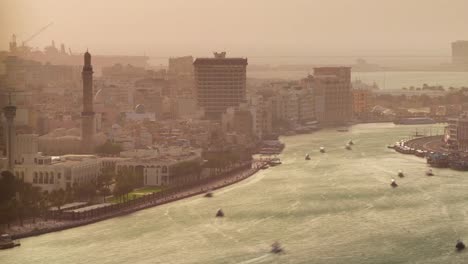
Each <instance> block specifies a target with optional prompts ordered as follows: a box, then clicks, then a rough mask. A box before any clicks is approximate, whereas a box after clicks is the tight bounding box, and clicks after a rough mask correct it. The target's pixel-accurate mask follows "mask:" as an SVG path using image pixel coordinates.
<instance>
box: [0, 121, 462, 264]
mask: <svg viewBox="0 0 468 264" xmlns="http://www.w3.org/2000/svg"><path fill="white" fill-rule="evenodd" d="M416 128H418V131H419V132H421V131H423V130H424V129H426V131H428V130H429V128H431V131H432V132H433V133H435V131H439V133H440V131H441V129H442V126H440V125H433V126H427V125H423V126H396V125H394V124H389V123H383V124H363V125H356V126H353V127H351V128H350V129H349V131H348V132H337V131H336V130H332V129H329V130H321V131H318V132H316V133H313V134H308V135H297V136H289V137H283V138H282V139H281V140H282V141H283V142H284V143H285V144H286V148H285V150H284V152H283V153H282V154H281V155H280V157H281V159H282V161H283V164H282V165H280V166H277V167H274V168H270V169H267V170H263V171H260V172H259V173H257V174H256V175H254V176H252V177H250V178H249V179H247V180H245V181H243V182H240V183H238V184H235V185H232V186H229V187H226V188H224V189H221V190H217V191H216V192H215V193H214V197H213V198H204V197H202V196H201V195H200V196H196V197H192V198H188V199H184V200H180V201H177V202H174V203H170V204H167V205H163V206H159V207H155V208H150V209H147V210H143V211H139V212H136V213H134V214H131V215H127V216H123V217H118V218H113V219H110V220H106V221H102V222H98V223H95V224H91V225H88V226H83V227H79V228H74V229H69V230H65V231H62V232H56V233H50V234H45V235H41V236H38V237H31V238H26V239H22V240H21V243H22V245H21V247H17V248H14V249H10V250H3V251H0V263H2V264H7V263H22V264H28V263H34V264H37V263H61V264H65V263H100V264H103V263H369V264H370V263H372V264H375V263H425V264H427V263H467V262H468V252H460V253H457V252H456V251H455V243H456V241H457V239H459V238H462V239H465V240H467V241H468V215H467V213H468V191H467V190H468V173H466V172H458V171H453V170H449V169H433V171H434V173H435V176H433V177H427V176H425V171H426V169H427V164H426V162H425V160H424V159H422V158H418V157H415V156H412V155H403V154H399V153H396V152H394V151H393V150H391V149H388V148H386V145H387V144H390V143H394V142H395V141H397V140H400V139H402V138H407V137H408V136H409V135H410V134H412V133H414V131H415V129H416ZM350 139H352V140H353V141H354V143H355V145H354V146H353V148H352V150H346V149H345V148H344V146H345V144H346V143H347V142H348V140H350ZM320 146H323V147H325V148H326V153H324V154H321V153H319V147H320ZM307 153H309V154H310V156H311V160H308V161H307V160H305V159H304V157H305V155H306V154H307ZM398 170H402V171H403V172H404V173H405V175H406V177H404V178H398V177H397V173H398ZM392 178H395V179H396V181H397V182H398V184H399V187H398V188H391V187H390V181H391V179H392ZM218 208H222V209H223V211H224V213H225V217H224V218H215V217H214V215H215V213H216V210H217V209H218ZM275 241H279V242H280V243H281V245H282V246H283V247H284V249H285V253H284V254H278V255H275V254H272V253H269V251H270V245H271V244H272V243H273V242H275Z"/></svg>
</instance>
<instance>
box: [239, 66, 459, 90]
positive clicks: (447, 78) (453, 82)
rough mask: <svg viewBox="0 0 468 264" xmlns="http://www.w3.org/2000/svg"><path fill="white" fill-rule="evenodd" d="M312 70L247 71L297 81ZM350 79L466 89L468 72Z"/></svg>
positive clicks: (382, 86)
mask: <svg viewBox="0 0 468 264" xmlns="http://www.w3.org/2000/svg"><path fill="white" fill-rule="evenodd" d="M308 73H310V74H313V70H311V71H310V72H307V71H248V72H247V76H248V77H249V78H259V79H286V80H299V79H302V78H305V77H306V76H307V74H308ZM351 79H352V80H353V81H354V80H361V81H363V82H365V83H368V84H372V83H374V82H375V83H376V84H377V85H378V86H379V88H380V89H385V90H400V89H402V88H403V87H406V88H409V87H410V86H414V87H422V86H423V84H425V83H426V84H428V85H433V86H434V85H442V86H444V87H445V88H448V87H450V86H452V87H457V88H458V87H464V86H465V87H468V72H353V73H352V74H351Z"/></svg>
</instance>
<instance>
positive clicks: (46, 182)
mask: <svg viewBox="0 0 468 264" xmlns="http://www.w3.org/2000/svg"><path fill="white" fill-rule="evenodd" d="M48 183H49V173H48V172H46V173H45V176H44V184H48Z"/></svg>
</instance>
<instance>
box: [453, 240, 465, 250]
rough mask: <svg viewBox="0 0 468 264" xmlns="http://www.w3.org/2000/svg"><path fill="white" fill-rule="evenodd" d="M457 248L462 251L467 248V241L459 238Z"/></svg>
mask: <svg viewBox="0 0 468 264" xmlns="http://www.w3.org/2000/svg"><path fill="white" fill-rule="evenodd" d="M455 248H456V249H457V250H458V251H461V250H463V249H465V243H463V241H461V240H457V244H456V245H455Z"/></svg>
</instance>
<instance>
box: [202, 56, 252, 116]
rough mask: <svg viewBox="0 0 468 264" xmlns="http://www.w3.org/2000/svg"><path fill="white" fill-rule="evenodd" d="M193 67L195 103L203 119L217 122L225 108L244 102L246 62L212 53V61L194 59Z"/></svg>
mask: <svg viewBox="0 0 468 264" xmlns="http://www.w3.org/2000/svg"><path fill="white" fill-rule="evenodd" d="M193 65H194V70H195V86H196V93H197V102H198V105H199V106H200V107H202V108H203V109H204V111H205V117H206V118H208V119H214V120H220V119H221V116H222V114H223V113H224V112H225V111H226V109H227V108H228V107H237V106H239V104H240V103H242V102H245V101H246V71H247V59H244V58H226V52H221V53H217V52H215V53H214V58H197V59H196V60H195V62H194V63H193Z"/></svg>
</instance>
